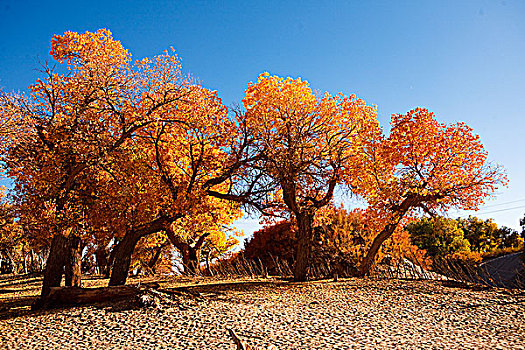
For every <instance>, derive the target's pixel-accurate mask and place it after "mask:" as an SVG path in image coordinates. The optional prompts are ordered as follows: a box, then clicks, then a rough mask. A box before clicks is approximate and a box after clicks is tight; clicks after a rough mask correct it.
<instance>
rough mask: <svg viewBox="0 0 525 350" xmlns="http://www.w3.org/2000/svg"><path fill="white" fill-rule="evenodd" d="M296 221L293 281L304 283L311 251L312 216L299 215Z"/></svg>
mask: <svg viewBox="0 0 525 350" xmlns="http://www.w3.org/2000/svg"><path fill="white" fill-rule="evenodd" d="M296 219H297V226H298V232H297V252H296V257H295V266H294V281H296V282H304V281H306V279H307V278H308V267H309V261H310V255H311V250H312V238H313V233H314V230H313V215H309V214H307V213H305V214H299V215H296Z"/></svg>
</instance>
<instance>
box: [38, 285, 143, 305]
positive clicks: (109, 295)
mask: <svg viewBox="0 0 525 350" xmlns="http://www.w3.org/2000/svg"><path fill="white" fill-rule="evenodd" d="M139 292H140V289H139V288H137V287H134V286H114V287H101V288H80V287H52V288H51V289H50V291H49V294H48V295H47V296H46V297H45V298H41V299H39V300H37V301H36V302H35V304H33V307H32V308H33V310H38V309H49V308H52V307H55V306H64V305H82V304H92V303H100V302H107V301H115V300H122V299H130V298H134V297H136V296H137V294H138V293H139Z"/></svg>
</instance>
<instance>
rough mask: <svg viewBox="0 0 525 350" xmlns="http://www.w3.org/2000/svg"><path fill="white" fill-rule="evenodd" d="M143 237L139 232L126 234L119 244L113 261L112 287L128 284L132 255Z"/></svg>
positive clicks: (110, 281)
mask: <svg viewBox="0 0 525 350" xmlns="http://www.w3.org/2000/svg"><path fill="white" fill-rule="evenodd" d="M140 238H141V236H140V234H139V233H138V232H137V231H130V232H128V233H126V235H125V236H124V238H123V239H122V240H121V241H120V242H119V243H118V244H117V246H116V247H115V248H114V249H115V257H114V259H113V268H112V269H111V277H110V279H109V285H110V286H119V285H124V284H126V279H127V278H128V272H129V267H130V265H131V255H132V254H133V250H135V246H136V245H137V243H138V242H139V240H140Z"/></svg>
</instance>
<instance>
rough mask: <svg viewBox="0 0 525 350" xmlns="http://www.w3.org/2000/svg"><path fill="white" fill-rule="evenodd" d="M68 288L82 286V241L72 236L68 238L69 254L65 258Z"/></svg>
mask: <svg viewBox="0 0 525 350" xmlns="http://www.w3.org/2000/svg"><path fill="white" fill-rule="evenodd" d="M64 265H65V284H66V286H73V287H80V286H81V285H82V241H81V240H80V237H78V236H77V235H74V234H70V235H69V237H68V254H67V256H66V258H65V262H64Z"/></svg>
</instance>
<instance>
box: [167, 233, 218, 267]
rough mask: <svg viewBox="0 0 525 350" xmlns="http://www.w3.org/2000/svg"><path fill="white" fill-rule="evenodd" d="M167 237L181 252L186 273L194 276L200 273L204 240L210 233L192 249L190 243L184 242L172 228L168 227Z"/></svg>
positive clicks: (200, 238) (201, 237)
mask: <svg viewBox="0 0 525 350" xmlns="http://www.w3.org/2000/svg"><path fill="white" fill-rule="evenodd" d="M165 231H166V235H167V236H168V239H169V240H170V242H171V243H172V244H173V245H174V246H175V247H176V248H177V249H178V250H179V252H180V254H181V255H182V264H183V265H184V273H186V274H191V275H194V274H196V273H197V272H198V271H199V266H200V259H201V248H202V246H203V245H204V240H205V239H206V237H208V236H209V235H210V234H209V233H204V234H203V235H201V236H200V237H199V239H198V241H197V243H195V245H194V246H193V247H192V246H191V245H190V244H189V243H187V242H184V241H183V240H182V239H181V238H180V237H179V236H177V235H175V233H174V232H173V230H172V229H171V227H169V226H167V227H166V229H165Z"/></svg>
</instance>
